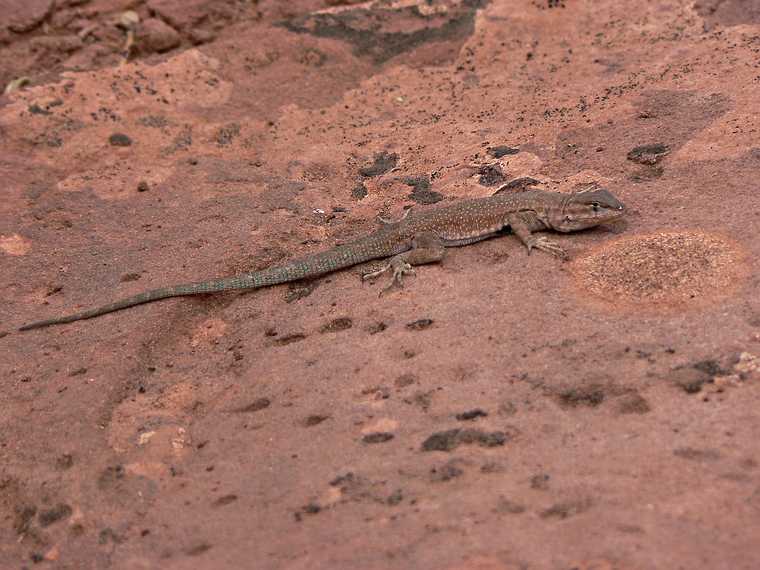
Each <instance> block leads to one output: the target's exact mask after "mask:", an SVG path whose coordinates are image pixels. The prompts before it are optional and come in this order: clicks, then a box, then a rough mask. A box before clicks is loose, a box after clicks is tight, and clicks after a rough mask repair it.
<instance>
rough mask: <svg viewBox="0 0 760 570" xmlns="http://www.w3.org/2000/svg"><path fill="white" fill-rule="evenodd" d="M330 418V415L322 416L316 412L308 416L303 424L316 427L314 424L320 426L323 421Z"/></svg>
mask: <svg viewBox="0 0 760 570" xmlns="http://www.w3.org/2000/svg"><path fill="white" fill-rule="evenodd" d="M329 419H330V416H320V415H318V414H314V415H311V416H308V417H307V418H306V419H305V420H304V421H303V425H304V427H314V426H318V425H319V424H321V423H322V422H324V421H327V420H329Z"/></svg>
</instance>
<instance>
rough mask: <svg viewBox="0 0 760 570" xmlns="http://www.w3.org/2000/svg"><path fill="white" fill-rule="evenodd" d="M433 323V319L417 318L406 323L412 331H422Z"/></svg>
mask: <svg viewBox="0 0 760 570" xmlns="http://www.w3.org/2000/svg"><path fill="white" fill-rule="evenodd" d="M432 324H433V319H417V320H416V321H412V322H411V323H407V324H406V328H408V329H409V330H412V331H421V330H424V329H426V328H428V327H430V326H431V325H432Z"/></svg>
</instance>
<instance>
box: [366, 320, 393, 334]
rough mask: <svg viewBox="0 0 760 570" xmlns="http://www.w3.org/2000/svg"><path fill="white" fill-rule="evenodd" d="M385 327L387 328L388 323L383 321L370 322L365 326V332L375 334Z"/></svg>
mask: <svg viewBox="0 0 760 570" xmlns="http://www.w3.org/2000/svg"><path fill="white" fill-rule="evenodd" d="M387 328H388V325H386V324H385V323H383V322H378V323H372V324H371V325H368V326H367V332H368V333H369V334H377V333H381V332H383V331H384V330H385V329H387Z"/></svg>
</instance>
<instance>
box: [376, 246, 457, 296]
mask: <svg viewBox="0 0 760 570" xmlns="http://www.w3.org/2000/svg"><path fill="white" fill-rule="evenodd" d="M445 253H446V248H445V247H444V245H443V242H442V241H441V239H440V238H439V237H438V236H437V235H436V234H434V233H433V232H422V233H419V234H417V235H415V236H414V238H413V239H412V248H411V249H410V250H409V251H405V252H403V253H399V254H398V255H394V256H393V257H392V258H391V259H390V261H389V262H388V263H386V264H385V265H384V266H383V267H381V268H380V269H379V270H378V271H373V272H372V273H367V274H365V275H364V276H363V277H362V279H364V280H367V279H374V278H376V277H379V276H380V275H382V274H383V273H385V272H386V271H388V270H391V269H392V270H393V277H392V278H391V282H390V284H389V285H388V286H387V287H385V288H384V289H383V290H382V291H380V294H381V295H382V294H383V293H385V292H387V291H388V290H390V289H392V288H393V287H395V286H398V287H403V285H404V284H403V282H402V280H403V278H404V276H405V275H414V269H413V267H412V266H414V265H424V264H426V263H437V262H439V261H441V260H442V259H443V256H444V255H445Z"/></svg>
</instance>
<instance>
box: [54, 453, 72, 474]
mask: <svg viewBox="0 0 760 570" xmlns="http://www.w3.org/2000/svg"><path fill="white" fill-rule="evenodd" d="M73 466H74V456H73V455H71V453H64V454H62V455H59V456H58V457H57V458H56V460H55V467H56V469H60V470H61V471H65V470H67V469H71V468H72V467H73Z"/></svg>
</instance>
